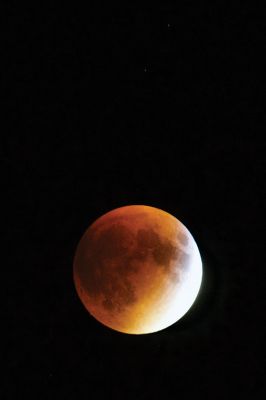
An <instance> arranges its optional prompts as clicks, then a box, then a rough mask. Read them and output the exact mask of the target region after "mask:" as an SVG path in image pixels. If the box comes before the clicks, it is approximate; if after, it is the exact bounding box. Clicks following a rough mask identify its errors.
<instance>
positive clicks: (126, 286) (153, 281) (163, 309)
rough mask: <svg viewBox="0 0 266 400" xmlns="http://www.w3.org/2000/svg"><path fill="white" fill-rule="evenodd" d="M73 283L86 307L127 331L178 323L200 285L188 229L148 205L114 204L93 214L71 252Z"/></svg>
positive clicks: (141, 331) (196, 255)
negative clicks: (115, 205)
mask: <svg viewBox="0 0 266 400" xmlns="http://www.w3.org/2000/svg"><path fill="white" fill-rule="evenodd" d="M73 275H74V284H75V287H76V290H77V293H78V296H79V298H80V300H81V302H82V303H83V305H84V306H85V308H86V309H87V311H88V312H89V313H90V314H91V315H92V316H93V317H94V318H96V319H97V320H98V321H99V322H101V323H102V324H104V325H105V326H107V327H109V328H111V329H114V330H116V331H119V332H123V333H128V334H147V333H152V332H157V331H160V330H162V329H165V328H167V327H168V326H170V325H172V324H174V323H175V322H176V321H178V320H179V319H180V318H181V317H182V316H183V315H184V314H185V313H186V312H187V311H188V310H189V308H190V307H191V306H192V304H193V302H194V301H195V299H196V297H197V294H198V292H199V289H200V285H201V280H202V262H201V257H200V253H199V250H198V247H197V244H196V242H195V240H194V238H193V237H192V235H191V233H190V232H189V230H188V229H187V228H186V227H185V226H184V225H183V224H182V223H181V222H180V221H179V220H178V219H177V218H175V217H174V216H173V215H171V214H169V213H167V212H165V211H163V210H161V209H158V208H154V207H150V206H144V205H132V206H125V207H120V208H117V209H115V210H112V211H110V212H107V213H106V214H104V215H103V216H101V217H100V218H98V219H97V220H96V221H95V222H94V223H93V224H92V225H91V226H90V227H89V228H88V229H87V230H86V232H85V233H84V235H83V236H82V238H81V240H80V242H79V244H78V246H77V250H76V254H75V257H74V266H73Z"/></svg>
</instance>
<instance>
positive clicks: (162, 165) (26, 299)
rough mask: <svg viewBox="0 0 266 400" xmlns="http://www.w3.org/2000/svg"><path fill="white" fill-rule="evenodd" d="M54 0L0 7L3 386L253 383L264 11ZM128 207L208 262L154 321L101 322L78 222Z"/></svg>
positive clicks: (18, 394)
mask: <svg viewBox="0 0 266 400" xmlns="http://www.w3.org/2000/svg"><path fill="white" fill-rule="evenodd" d="M53 3H54V2H45V6H43V7H42V6H40V5H36V6H35V8H27V7H26V5H25V4H24V3H23V4H21V5H20V6H19V7H16V6H14V5H13V2H10V3H9V5H8V6H7V7H6V8H4V6H1V19H2V20H3V21H2V22H1V27H2V31H3V33H2V35H1V38H2V44H1V66H0V72H1V109H2V111H1V113H2V112H3V114H2V115H3V116H2V118H1V132H2V134H1V139H0V144H1V147H0V163H1V172H0V178H1V199H2V201H3V203H4V206H2V208H1V230H2V232H1V233H2V235H1V236H2V238H3V240H2V244H3V245H4V246H3V253H2V258H1V260H2V263H1V264H2V267H1V272H2V279H1V282H2V294H3V299H4V301H3V302H2V310H3V311H2V312H3V314H2V315H3V316H2V318H1V319H2V321H3V325H4V327H5V328H7V339H6V340H5V341H4V342H3V341H2V345H3V348H4V357H3V358H2V365H3V367H4V376H2V378H4V379H3V383H2V385H1V389H0V391H4V395H5V397H3V398H8V399H12V400H13V399H22V398H24V397H23V396H24V395H27V396H28V398H31V397H32V398H35V399H68V398H69V399H73V400H74V399H92V400H94V399H100V398H103V399H138V400H142V399H143V400H144V399H145V400H146V399H159V400H160V399H166V400H168V399H169V400H172V399H178V398H190V396H193V395H194V396H197V397H201V396H203V397H205V398H212V399H226V398H228V397H229V396H231V395H232V396H238V397H242V396H243V395H244V394H245V395H248V398H250V399H251V398H252V399H253V398H258V399H261V398H263V396H264V395H265V389H266V387H265V379H266V378H265V368H264V367H263V361H264V358H263V352H262V343H263V338H264V337H265V330H264V329H263V324H264V320H265V301H264V293H265V286H264V278H265V272H264V271H265V254H264V248H265V243H263V240H262V235H263V229H262V225H263V224H264V221H263V215H262V207H263V205H264V204H263V203H264V197H265V174H264V170H265V161H264V160H265V150H266V148H265V147H266V146H265V143H266V142H265V138H264V135H265V124H263V121H262V120H263V117H264V114H265V107H264V104H263V103H262V102H261V94H262V93H263V92H265V80H264V83H263V81H261V80H260V78H259V70H260V67H261V60H260V58H261V54H264V53H265V37H263V36H262V27H263V24H264V21H263V18H262V16H260V13H259V11H257V10H256V9H255V8H254V9H252V7H251V6H250V5H249V6H245V4H244V3H243V2H241V3H240V2H233V3H234V4H233V5H232V4H231V3H228V4H225V3H224V2H218V1H214V2H212V4H211V5H208V6H207V5H204V3H202V2H198V4H197V6H194V5H193V4H192V3H191V2H183V3H184V4H183V3H182V2H181V3H180V2H173V4H172V5H171V4H170V2H167V4H166V3H165V2H163V4H162V5H161V6H156V5H153V6H144V5H143V4H142V5H141V6H138V5H135V3H134V4H133V3H132V4H131V5H130V4H127V3H125V4H124V5H123V6H122V7H121V6H116V5H114V4H113V5H112V6H109V8H106V7H105V6H104V5H101V2H99V1H98V2H95V5H94V6H93V5H92V4H91V5H90V6H89V7H88V8H86V9H82V7H81V5H78V4H76V3H74V4H72V5H71V7H68V6H67V4H66V3H64V5H63V6H62V8H61V7H60V8H59V7H58V8H56V7H55V6H54V4H53ZM96 3H97V4H96ZM254 7H255V6H254ZM129 204H146V205H150V206H154V207H158V208H161V209H163V210H165V211H167V212H169V213H171V214H173V215H174V216H176V217H177V218H178V219H180V220H181V221H182V222H183V223H184V224H185V225H186V226H187V227H188V229H189V230H190V231H191V233H192V235H193V236H194V238H195V240H196V242H197V244H198V247H199V250H200V252H201V255H202V260H203V268H204V270H203V273H204V280H203V284H202V288H201V291H200V294H199V297H198V300H197V302H196V303H195V304H194V305H193V308H192V309H191V310H190V312H189V313H188V314H186V315H185V316H184V317H183V318H182V319H181V320H180V321H179V322H177V323H176V324H174V325H172V326H171V327H169V328H167V329H166V330H164V331H161V332H158V333H155V334H151V335H140V336H134V335H132V336H131V335H125V334H121V333H118V332H115V331H112V330H110V329H108V328H105V327H104V326H102V325H101V324H99V323H98V322H97V321H96V320H95V319H93V318H92V317H90V315H89V314H88V313H87V312H86V310H85V309H84V307H83V305H82V304H81V302H80V300H79V298H78V296H77V293H76V291H75V288H74V284H73V277H72V268H73V257H74V253H75V250H76V246H77V244H78V242H79V240H80V238H81V236H82V235H83V233H84V231H85V229H87V227H88V226H89V225H90V224H91V223H92V222H93V221H95V219H97V218H98V217H99V216H101V215H102V214H104V213H105V212H107V211H110V210H112V209H114V208H117V207H121V206H124V205H129Z"/></svg>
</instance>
